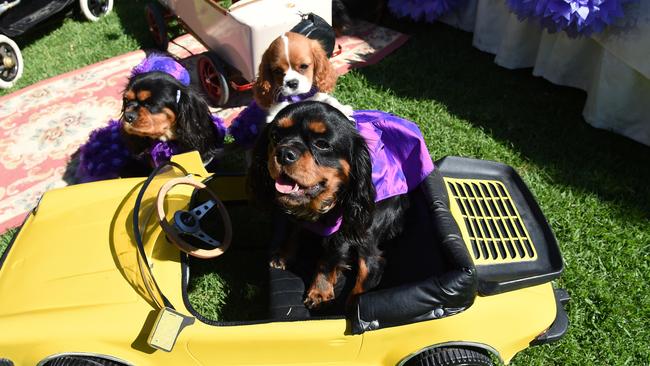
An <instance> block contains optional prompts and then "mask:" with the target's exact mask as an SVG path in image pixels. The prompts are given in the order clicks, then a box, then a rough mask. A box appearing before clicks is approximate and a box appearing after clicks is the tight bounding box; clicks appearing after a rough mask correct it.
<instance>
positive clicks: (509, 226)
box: [444, 177, 537, 265]
mask: <svg viewBox="0 0 650 366" xmlns="http://www.w3.org/2000/svg"><path fill="white" fill-rule="evenodd" d="M444 179H445V182H446V184H447V192H448V193H449V195H450V197H451V198H453V199H450V206H451V207H450V209H451V211H452V214H453V215H454V218H455V219H456V221H458V223H459V226H460V229H461V233H462V234H463V239H464V240H465V243H466V245H467V249H468V250H469V252H470V254H471V255H472V258H473V260H474V264H475V265H482V264H483V265H488V264H500V263H508V262H523V261H533V260H535V259H536V258H537V253H536V252H535V245H534V244H533V242H532V241H531V239H530V235H529V234H528V231H527V230H526V226H525V225H524V222H523V220H522V218H521V216H520V215H519V212H518V210H517V207H516V205H515V204H514V201H513V200H512V198H511V197H510V194H509V193H508V190H507V189H506V187H505V186H504V184H503V183H501V182H500V181H497V180H480V179H457V178H447V177H445V178H444ZM461 223H464V225H462V224H461Z"/></svg>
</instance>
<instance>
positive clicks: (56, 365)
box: [43, 356, 126, 366]
mask: <svg viewBox="0 0 650 366" xmlns="http://www.w3.org/2000/svg"><path fill="white" fill-rule="evenodd" d="M43 366H126V365H125V364H123V363H122V362H117V361H113V360H109V359H106V358H102V357H91V356H61V357H56V358H54V359H51V360H49V361H47V362H46V363H44V364H43Z"/></svg>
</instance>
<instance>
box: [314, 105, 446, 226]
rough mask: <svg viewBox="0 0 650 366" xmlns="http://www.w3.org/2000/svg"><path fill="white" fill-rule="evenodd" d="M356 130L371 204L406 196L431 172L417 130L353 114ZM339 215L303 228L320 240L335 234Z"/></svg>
mask: <svg viewBox="0 0 650 366" xmlns="http://www.w3.org/2000/svg"><path fill="white" fill-rule="evenodd" d="M353 117H354V119H355V121H356V122H357V130H358V131H359V133H360V134H361V136H363V138H364V139H365V140H366V143H367V144H368V152H369V153H370V160H371V163H372V182H373V184H374V185H375V191H376V193H377V196H376V197H375V202H379V201H381V200H384V199H386V198H390V197H393V196H397V195H400V194H404V193H407V192H410V191H411V190H413V189H414V188H415V187H417V186H418V185H419V184H420V183H422V181H423V180H424V178H426V177H427V176H428V175H429V174H431V172H433V170H434V169H435V167H434V165H433V161H432V160H431V156H430V155H429V151H428V150H427V146H426V143H425V142H424V138H423V137H422V133H421V132H420V129H419V128H418V126H417V125H416V124H415V123H413V122H410V121H407V120H405V119H403V118H400V117H397V116H394V115H392V114H390V113H386V112H382V111H370V110H366V111H356V112H355V113H354V115H353ZM342 221H343V217H342V215H334V216H332V215H327V218H325V219H324V220H320V221H316V222H313V223H304V224H303V226H304V227H305V228H306V229H308V230H310V231H312V232H314V233H316V234H318V235H321V236H329V235H332V234H334V233H335V232H337V231H338V229H339V228H340V227H341V223H342Z"/></svg>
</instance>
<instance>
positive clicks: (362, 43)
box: [0, 24, 408, 232]
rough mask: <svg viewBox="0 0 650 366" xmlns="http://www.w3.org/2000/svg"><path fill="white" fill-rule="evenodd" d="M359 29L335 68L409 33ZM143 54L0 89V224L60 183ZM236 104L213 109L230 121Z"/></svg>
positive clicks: (384, 50)
mask: <svg viewBox="0 0 650 366" xmlns="http://www.w3.org/2000/svg"><path fill="white" fill-rule="evenodd" d="M359 34H360V36H357V37H355V36H345V37H342V38H339V39H337V42H338V44H340V45H341V47H342V49H343V53H342V54H340V55H338V56H335V57H333V58H332V60H331V61H332V63H333V65H334V67H335V68H336V70H337V71H338V72H339V73H340V74H344V73H345V72H347V71H348V70H349V69H351V68H352V67H360V66H364V65H369V64H373V63H376V62H377V61H378V60H380V59H381V58H383V57H385V56H386V55H387V54H388V53H389V52H391V51H392V50H394V49H395V48H396V47H399V46H400V45H401V44H403V43H404V42H405V41H406V39H407V38H408V36H406V35H403V34H401V33H398V32H395V31H392V30H389V29H385V28H381V27H377V26H374V25H370V24H365V25H363V26H362V27H361V28H360V33H359ZM175 42H176V43H177V44H179V45H180V47H179V46H177V45H175V44H173V43H172V44H170V49H169V50H170V52H171V53H173V54H175V55H176V56H178V57H180V58H186V57H189V56H191V54H190V53H188V50H189V51H190V52H192V53H193V54H199V53H201V52H204V51H205V48H204V47H203V46H202V45H201V43H200V42H198V41H197V40H196V39H194V38H193V37H192V36H191V35H184V36H181V37H179V38H177V39H176V40H175ZM184 48H185V49H187V50H185V49H184ZM144 57H145V53H144V52H143V51H135V52H130V53H127V54H125V55H122V56H118V57H114V58H111V59H108V60H105V61H102V62H100V63H97V64H93V65H90V66H86V67H84V68H81V69H79V70H75V71H72V72H69V73H66V74H63V75H59V76H56V77H53V78H50V79H47V80H43V81H41V82H38V83H36V84H34V85H31V86H29V87H27V88H24V89H21V90H18V91H16V92H14V93H12V94H9V95H6V96H3V97H0V232H4V230H6V229H7V228H9V227H13V226H16V225H19V224H20V223H21V222H22V220H23V219H24V217H25V214H26V213H27V212H28V211H29V210H31V209H32V208H33V207H34V205H35V204H36V202H37V201H38V198H39V197H40V196H41V195H42V194H43V192H45V191H46V190H48V189H52V188H57V187H62V186H65V185H66V182H65V181H63V179H62V177H63V174H64V172H65V170H66V166H67V164H68V163H69V161H70V156H71V155H72V154H73V153H74V152H75V151H77V149H78V148H79V146H81V144H83V143H84V142H85V141H86V140H87V139H88V136H89V134H90V132H91V131H93V130H94V129H96V128H99V127H103V126H105V125H106V121H109V120H110V119H112V118H117V117H118V116H119V114H120V110H121V104H122V103H121V92H122V90H123V89H124V86H125V85H126V81H127V78H128V76H129V75H130V73H131V69H132V68H133V67H134V66H136V65H137V64H138V63H139V62H140V61H142V59H143V58H144ZM190 71H191V72H194V71H193V70H190ZM242 109H243V107H238V108H230V109H225V110H219V111H217V114H218V115H219V116H220V117H221V118H223V119H224V121H225V123H226V125H228V124H229V123H230V122H231V121H232V119H233V118H234V117H235V116H236V115H237V114H238V113H239V112H240V111H241V110H242Z"/></svg>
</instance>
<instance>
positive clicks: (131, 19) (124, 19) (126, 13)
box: [113, 0, 155, 49]
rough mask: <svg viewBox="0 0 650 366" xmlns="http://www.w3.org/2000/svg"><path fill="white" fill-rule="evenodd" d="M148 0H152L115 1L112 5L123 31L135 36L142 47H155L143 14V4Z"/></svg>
mask: <svg viewBox="0 0 650 366" xmlns="http://www.w3.org/2000/svg"><path fill="white" fill-rule="evenodd" d="M150 1H152V0H132V1H116V2H115V5H114V7H113V11H114V12H115V14H117V16H118V18H120V24H121V25H122V27H123V28H124V33H126V34H128V35H130V36H131V37H133V38H135V39H136V40H137V42H138V44H140V45H141V48H142V49H147V48H153V47H155V45H154V43H153V40H152V38H151V35H150V34H149V28H148V26H147V22H146V20H145V16H144V6H145V4H147V3H148V2H150Z"/></svg>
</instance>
